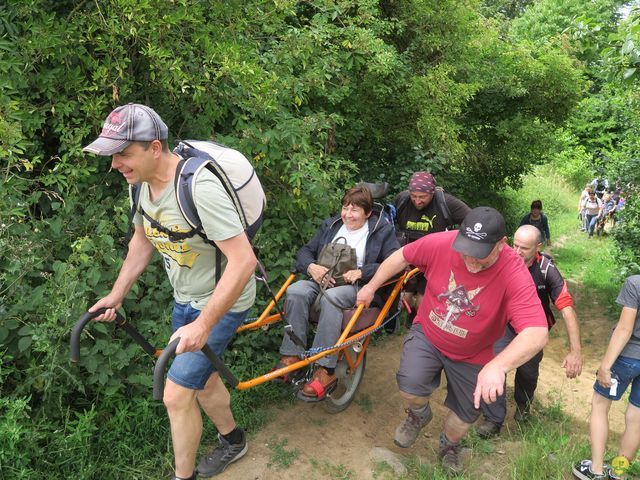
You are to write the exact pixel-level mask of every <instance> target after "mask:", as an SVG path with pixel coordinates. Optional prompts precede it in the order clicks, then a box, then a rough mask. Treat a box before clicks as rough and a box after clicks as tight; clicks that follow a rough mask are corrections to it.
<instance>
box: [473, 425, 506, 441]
mask: <svg viewBox="0 0 640 480" xmlns="http://www.w3.org/2000/svg"><path fill="white" fill-rule="evenodd" d="M501 428H502V425H498V424H497V423H493V422H490V421H489V420H483V421H482V423H481V424H480V425H478V426H477V427H476V433H477V434H478V436H479V437H480V438H484V439H487V438H492V437H495V436H497V435H498V434H499V433H500V429H501Z"/></svg>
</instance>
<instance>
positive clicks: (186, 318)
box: [167, 301, 249, 390]
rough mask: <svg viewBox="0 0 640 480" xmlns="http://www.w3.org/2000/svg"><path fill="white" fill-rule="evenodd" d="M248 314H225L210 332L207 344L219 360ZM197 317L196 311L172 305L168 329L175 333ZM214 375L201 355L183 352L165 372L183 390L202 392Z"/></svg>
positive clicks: (175, 304)
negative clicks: (169, 327)
mask: <svg viewBox="0 0 640 480" xmlns="http://www.w3.org/2000/svg"><path fill="white" fill-rule="evenodd" d="M248 313H249V310H245V311H243V312H227V313H226V314H225V315H224V317H222V318H221V319H220V321H219V322H218V323H216V324H215V326H214V327H213V328H212V329H211V333H210V334H209V340H207V344H208V345H209V347H211V350H213V351H214V352H215V354H216V355H218V356H219V357H220V358H222V354H223V353H224V350H225V349H226V348H227V345H229V342H230V341H231V339H232V338H233V336H234V334H235V333H236V330H237V329H238V327H239V326H240V325H242V323H243V322H244V320H245V319H246V318H247V314H248ZM198 315H200V310H198V309H196V308H193V307H192V306H191V305H189V304H188V303H187V304H184V303H178V302H175V301H174V303H173V314H172V319H171V328H172V329H173V331H174V332H175V331H176V330H177V329H178V328H180V327H182V326H184V325H188V324H190V323H191V322H193V321H194V320H195V319H196V318H198ZM214 371H215V368H213V365H211V362H210V361H209V359H207V357H205V355H204V353H202V352H185V353H181V354H180V355H176V358H175V359H174V360H173V363H172V364H171V368H169V373H168V374H167V378H169V379H170V380H171V381H172V382H174V383H177V384H178V385H180V386H183V387H185V388H190V389H192V390H202V389H203V388H204V386H205V384H206V383H207V380H209V377H210V376H211V374H212V373H213V372H214Z"/></svg>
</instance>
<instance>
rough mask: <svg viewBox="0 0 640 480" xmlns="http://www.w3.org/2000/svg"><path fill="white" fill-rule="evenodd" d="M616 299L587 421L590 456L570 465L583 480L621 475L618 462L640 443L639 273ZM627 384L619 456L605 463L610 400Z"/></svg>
mask: <svg viewBox="0 0 640 480" xmlns="http://www.w3.org/2000/svg"><path fill="white" fill-rule="evenodd" d="M616 303H618V305H621V306H622V312H621V313H620V319H619V320H618V324H617V325H616V327H615V329H614V330H613V333H612V334H611V339H610V340H609V345H608V347H607V351H606V353H605V354H604V357H603V358H602V360H601V362H600V366H599V367H598V371H597V372H596V382H595V383H594V384H593V390H594V392H593V399H592V401H591V419H590V421H589V430H590V437H591V459H590V460H582V461H581V462H578V463H576V464H575V465H574V466H573V474H574V475H575V476H576V477H577V478H580V479H582V480H591V479H598V480H606V479H607V478H610V479H618V478H623V477H622V474H621V473H620V472H619V471H617V470H618V469H620V470H623V468H621V467H620V465H619V464H618V462H620V464H622V466H625V465H626V466H627V467H628V466H629V462H631V461H633V459H634V458H635V456H636V453H637V451H638V446H639V445H640V314H639V308H640V275H632V276H631V277H629V278H627V279H626V280H625V282H624V285H623V286H622V289H621V290H620V294H619V295H618V298H617V299H616ZM629 385H631V393H630V394H629V404H628V405H627V411H626V413H625V429H624V433H623V434H622V438H621V439H620V446H619V447H618V457H616V458H614V459H613V461H612V462H611V465H608V464H606V463H604V462H605V460H604V459H605V454H606V449H607V437H608V434H609V419H608V415H609V409H610V408H611V401H612V400H616V401H617V400H620V399H621V398H622V396H623V395H624V393H625V392H626V391H627V388H628V387H629ZM607 475H608V476H607Z"/></svg>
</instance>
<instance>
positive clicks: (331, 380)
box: [298, 367, 338, 402]
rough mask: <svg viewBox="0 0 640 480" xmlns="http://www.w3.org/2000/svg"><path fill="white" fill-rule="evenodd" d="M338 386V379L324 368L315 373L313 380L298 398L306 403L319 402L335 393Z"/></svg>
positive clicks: (303, 388)
mask: <svg viewBox="0 0 640 480" xmlns="http://www.w3.org/2000/svg"><path fill="white" fill-rule="evenodd" d="M337 385H338V378H337V377H336V376H335V374H334V375H330V374H329V372H327V371H326V370H325V369H324V368H323V367H318V369H317V370H316V371H315V372H314V373H313V378H312V379H311V381H310V382H309V383H307V384H306V385H305V386H304V387H302V390H300V391H299V392H298V398H299V399H300V400H302V401H305V402H319V401H321V400H324V399H325V398H326V397H327V394H329V393H331V392H333V391H334V390H335V388H336V386H337Z"/></svg>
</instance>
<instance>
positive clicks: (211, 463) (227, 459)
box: [197, 430, 249, 478]
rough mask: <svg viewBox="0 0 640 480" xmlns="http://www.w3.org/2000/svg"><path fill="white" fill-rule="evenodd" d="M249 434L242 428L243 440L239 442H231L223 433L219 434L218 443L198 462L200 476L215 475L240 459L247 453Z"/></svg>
mask: <svg viewBox="0 0 640 480" xmlns="http://www.w3.org/2000/svg"><path fill="white" fill-rule="evenodd" d="M248 448H249V447H248V445H247V434H246V433H245V431H244V430H242V442H240V443H238V444H233V445H232V444H230V443H229V442H227V441H226V440H225V439H224V437H222V435H218V445H216V447H215V448H214V449H213V450H212V451H211V453H209V454H208V455H205V456H204V457H202V458H201V459H200V463H198V468H197V470H198V476H199V477H204V478H207V477H213V476H214V475H218V474H219V473H222V472H224V469H225V468H227V467H228V466H229V464H230V463H233V462H235V461H236V460H239V459H240V458H242V457H243V456H244V454H245V453H247V450H248Z"/></svg>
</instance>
